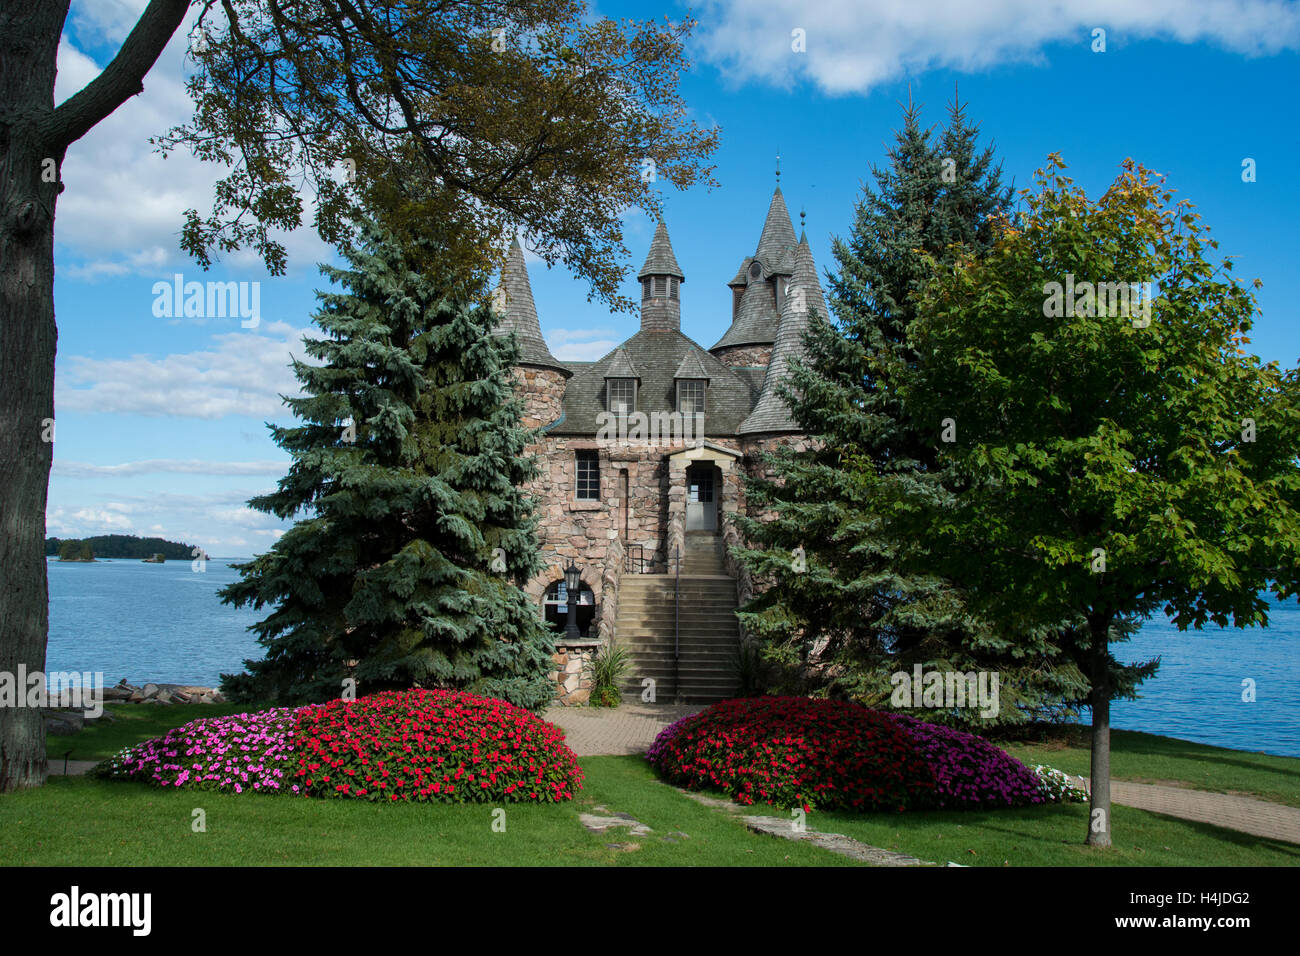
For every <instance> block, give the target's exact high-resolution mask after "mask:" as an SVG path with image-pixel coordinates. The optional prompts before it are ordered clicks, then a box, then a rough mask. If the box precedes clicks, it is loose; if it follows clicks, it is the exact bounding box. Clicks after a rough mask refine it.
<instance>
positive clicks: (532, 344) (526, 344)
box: [492, 236, 573, 376]
mask: <svg viewBox="0 0 1300 956" xmlns="http://www.w3.org/2000/svg"><path fill="white" fill-rule="evenodd" d="M492 309H493V311H494V312H496V314H497V324H496V326H495V327H494V328H493V329H492V334H493V335H508V334H509V333H511V332H514V333H515V334H516V335H517V336H518V337H519V358H518V363H519V364H520V365H539V366H542V367H543V368H553V369H556V370H557V371H560V372H563V373H564V374H565V375H566V376H569V375H572V374H573V373H572V372H571V371H569V370H568V369H567V368H565V367H564V366H563V365H561V364H560V361H559V359H557V358H556V357H555V356H554V355H552V354H551V350H550V349H548V348H547V347H546V339H544V338H542V326H541V324H540V323H539V322H538V320H537V305H536V303H535V302H534V301H533V286H532V283H531V282H529V281H528V266H527V264H525V262H524V250H523V247H522V246H520V245H519V237H518V236H516V237H515V240H514V242H512V243H510V251H509V252H508V253H507V254H506V261H505V265H503V266H502V267H501V282H500V284H499V285H498V286H497V288H496V290H495V291H494V292H493V293H492Z"/></svg>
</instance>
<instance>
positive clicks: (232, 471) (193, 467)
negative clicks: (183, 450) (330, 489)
mask: <svg viewBox="0 0 1300 956" xmlns="http://www.w3.org/2000/svg"><path fill="white" fill-rule="evenodd" d="M288 467H289V463H288V462H287V461H204V460H202V459H199V458H190V459H186V460H182V459H175V458H153V459H149V460H147V461H128V462H124V463H122V464H120V465H92V464H88V463H86V462H80V461H59V460H57V459H56V460H55V462H54V469H53V471H54V474H55V475H57V476H59V477H60V478H123V477H130V476H134V475H143V474H157V473H159V472H174V473H176V474H183V475H283V474H284V473H285V472H286V471H287V470H288ZM109 507H113V506H111V505H110V506H109ZM117 507H119V508H121V509H126V508H127V507H128V506H127V505H121V504H119V505H117ZM130 507H131V508H132V509H133V510H134V506H130Z"/></svg>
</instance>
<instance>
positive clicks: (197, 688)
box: [43, 677, 226, 737]
mask: <svg viewBox="0 0 1300 956" xmlns="http://www.w3.org/2000/svg"><path fill="white" fill-rule="evenodd" d="M101 702H102V703H106V704H107V703H119V704H121V703H127V704H154V705H163V706H166V705H170V704H224V703H226V698H225V696H224V695H223V694H222V693H221V691H219V690H217V689H216V688H215V687H205V686H203V685H200V684H159V683H154V682H152V681H150V682H149V683H147V684H144V685H143V686H140V687H137V686H135V685H134V684H128V683H127V682H126V678H125V677H124V678H122V680H120V681H118V683H117V684H116V685H115V686H113V687H105V688H104V693H103V697H102V698H101ZM43 713H44V716H45V732H46V733H47V734H52V735H54V736H58V737H66V736H70V735H72V734H75V733H78V732H79V731H81V730H82V729H83V728H84V727H85V726H86V725H88V724H93V723H94V722H95V721H97V720H107V721H109V722H110V723H111V722H112V721H113V719H114V718H113V715H112V714H110V713H109V712H108V711H107V710H105V711H103V712H102V713H101V714H100V716H99V717H87V716H86V714H85V708H84V707H75V706H73V697H72V695H71V694H69V693H65V694H63V695H61V696H60V699H59V700H57V701H51V702H50V706H49V707H45V708H43Z"/></svg>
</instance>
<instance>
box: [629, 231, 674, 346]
mask: <svg viewBox="0 0 1300 956" xmlns="http://www.w3.org/2000/svg"><path fill="white" fill-rule="evenodd" d="M636 277H637V278H638V279H640V280H641V328H642V330H647V329H671V330H672V331H674V332H680V331H681V327H682V302H681V296H680V292H679V290H680V288H681V284H682V283H683V282H685V281H686V277H685V276H684V275H682V270H681V267H680V266H679V265H677V257H676V256H675V255H673V244H672V243H671V242H669V241H668V227H667V226H665V225H664V223H663V220H662V219H661V220H660V221H659V225H658V226H656V227H655V237H654V239H653V240H651V242H650V252H649V253H648V254H647V255H646V257H645V265H643V266H642V267H641V271H640V272H638V273H637V274H636Z"/></svg>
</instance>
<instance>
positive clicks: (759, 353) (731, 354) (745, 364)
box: [713, 345, 772, 368]
mask: <svg viewBox="0 0 1300 956" xmlns="http://www.w3.org/2000/svg"><path fill="white" fill-rule="evenodd" d="M713 356H714V358H716V359H717V360H718V361H719V362H721V363H722V364H723V365H726V366H727V367H728V368H767V366H768V365H770V364H771V362H772V346H771V345H724V346H723V347H722V348H720V349H716V350H714V352H713Z"/></svg>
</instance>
